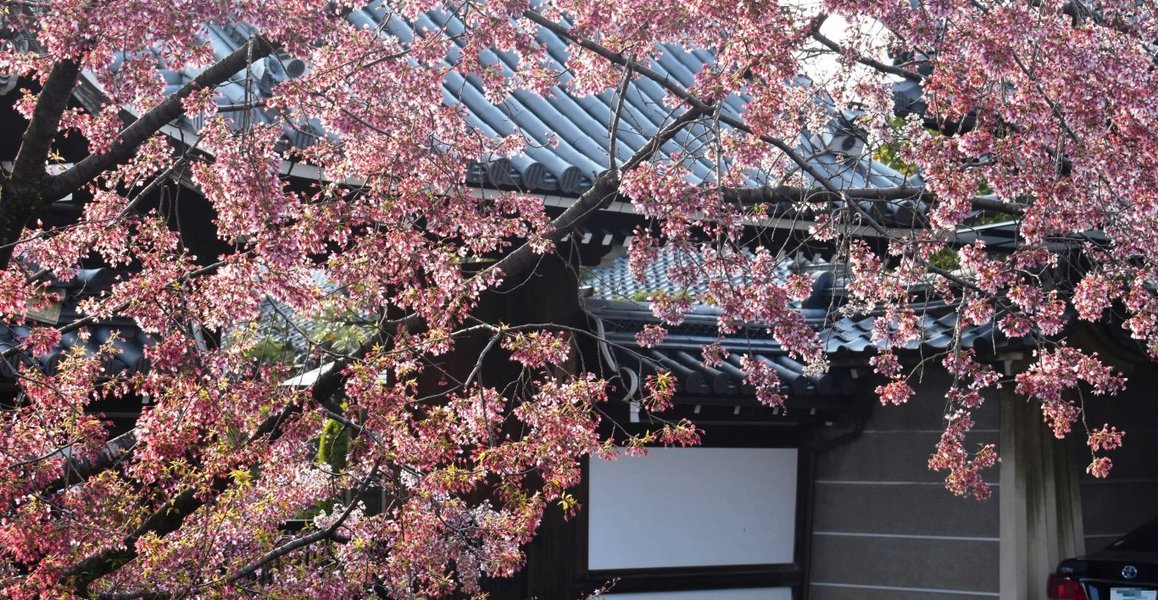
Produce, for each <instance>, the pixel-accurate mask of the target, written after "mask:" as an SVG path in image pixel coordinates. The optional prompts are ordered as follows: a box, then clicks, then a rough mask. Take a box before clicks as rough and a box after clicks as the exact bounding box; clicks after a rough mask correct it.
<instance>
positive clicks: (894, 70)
mask: <svg viewBox="0 0 1158 600" xmlns="http://www.w3.org/2000/svg"><path fill="white" fill-rule="evenodd" d="M812 39H814V40H816V41H818V42H820V44H821V45H822V46H824V47H826V48H828V49H829V50H832V51H833V52H836V53H837V54H840V55H842V56H847V53H846V52H845V49H844V48H841V47H840V44H837V43H836V42H834V41H833V40H831V39H829V38H827V37H825V36H824V34H822V33H820V30H819V29H816V30H813V32H812ZM856 62H858V63H860V64H862V65H864V66H866V67H871V68H873V69H876V70H877V71H880V72H881V73H888V74H889V75H896V76H897V77H903V78H905V79H908V80H909V81H917V82H921V81H924V80H925V78H924V77H921V75H920V74H919V73H914V72H912V71H906V70H905V69H902V68H900V67H898V66H896V65H889V64H885V63H883V62H881V61H879V60H874V59H872V58H866V57H864V56H860V55H859V54H858V55H857V57H856Z"/></svg>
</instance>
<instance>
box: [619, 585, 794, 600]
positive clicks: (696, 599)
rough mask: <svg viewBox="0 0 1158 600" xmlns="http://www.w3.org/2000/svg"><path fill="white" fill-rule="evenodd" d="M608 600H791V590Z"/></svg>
mask: <svg viewBox="0 0 1158 600" xmlns="http://www.w3.org/2000/svg"><path fill="white" fill-rule="evenodd" d="M599 597H600V598H609V599H610V600H792V588H738V589H730V590H694V591H688V592H643V593H635V594H604V595H602V596H599Z"/></svg>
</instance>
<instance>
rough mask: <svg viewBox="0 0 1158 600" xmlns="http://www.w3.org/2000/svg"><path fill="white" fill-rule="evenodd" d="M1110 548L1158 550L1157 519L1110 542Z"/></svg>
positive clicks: (1136, 550) (1133, 550)
mask: <svg viewBox="0 0 1158 600" xmlns="http://www.w3.org/2000/svg"><path fill="white" fill-rule="evenodd" d="M1110 548H1112V549H1114V550H1126V551H1129V552H1158V519H1154V520H1153V521H1150V522H1149V523H1146V524H1145V525H1143V526H1141V527H1139V528H1137V529H1135V530H1134V531H1131V532H1130V533H1127V534H1126V535H1125V536H1123V537H1122V539H1120V540H1118V541H1116V542H1114V543H1113V544H1110Z"/></svg>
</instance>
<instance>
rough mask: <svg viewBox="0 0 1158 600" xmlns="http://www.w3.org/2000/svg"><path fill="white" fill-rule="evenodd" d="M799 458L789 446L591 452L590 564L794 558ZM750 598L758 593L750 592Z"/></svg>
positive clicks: (677, 564) (711, 562)
mask: <svg viewBox="0 0 1158 600" xmlns="http://www.w3.org/2000/svg"><path fill="white" fill-rule="evenodd" d="M796 465H797V451H796V450H795V449H790V448H789V449H784V448H655V449H651V450H650V451H649V453H648V455H647V456H632V457H622V458H619V459H617V460H614V461H607V460H602V459H597V458H593V459H592V460H591V471H590V476H589V479H588V481H589V490H590V496H589V498H588V503H587V510H588V528H589V529H588V531H589V537H588V556H587V560H588V568H589V569H591V570H603V569H634V568H651V567H693V566H719V565H745V564H783V563H791V562H793V554H794V549H795V541H796V536H795V534H796ZM721 593H722V592H721ZM616 597H617V598H618V597H619V596H616ZM648 597H649V598H660V596H648ZM663 597H667V596H663ZM672 597H673V598H676V597H677V596H672ZM711 597H714V598H718V597H725V596H718V595H714V596H711ZM740 597H741V596H737V598H740ZM749 597H752V598H755V597H757V596H742V598H749ZM758 597H760V598H764V597H771V596H758ZM776 597H779V596H776ZM678 598H681V599H682V598H684V597H683V596H678ZM688 598H695V599H698V598H700V596H688ZM705 598H706V596H705ZM729 598H730V597H729Z"/></svg>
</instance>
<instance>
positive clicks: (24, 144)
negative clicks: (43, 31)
mask: <svg viewBox="0 0 1158 600" xmlns="http://www.w3.org/2000/svg"><path fill="white" fill-rule="evenodd" d="M79 78H80V66H79V65H77V64H76V62H74V61H72V60H71V59H65V60H62V61H60V62H58V63H56V65H54V66H53V67H52V71H50V72H49V74H48V79H47V80H45V82H44V87H43V88H42V89H41V90H40V96H39V97H37V99H36V108H34V109H33V111H32V120H31V121H30V122H29V123H28V128H27V129H25V130H24V136H23V140H22V141H21V143H20V150H19V151H18V152H17V153H16V159H15V160H14V161H13V163H12V181H13V182H14V183H15V184H16V185H30V186H34V185H38V184H39V183H40V180H41V179H43V178H44V177H45V171H44V164H45V162H47V161H48V154H49V152H51V150H52V142H53V140H54V139H55V138H56V133H57V131H58V130H59V129H60V119H61V117H62V116H63V115H64V111H65V110H66V109H67V108H68V99H69V98H70V97H72V89H73V88H74V87H76V82H77V79H79ZM5 204H7V202H5Z"/></svg>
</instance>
